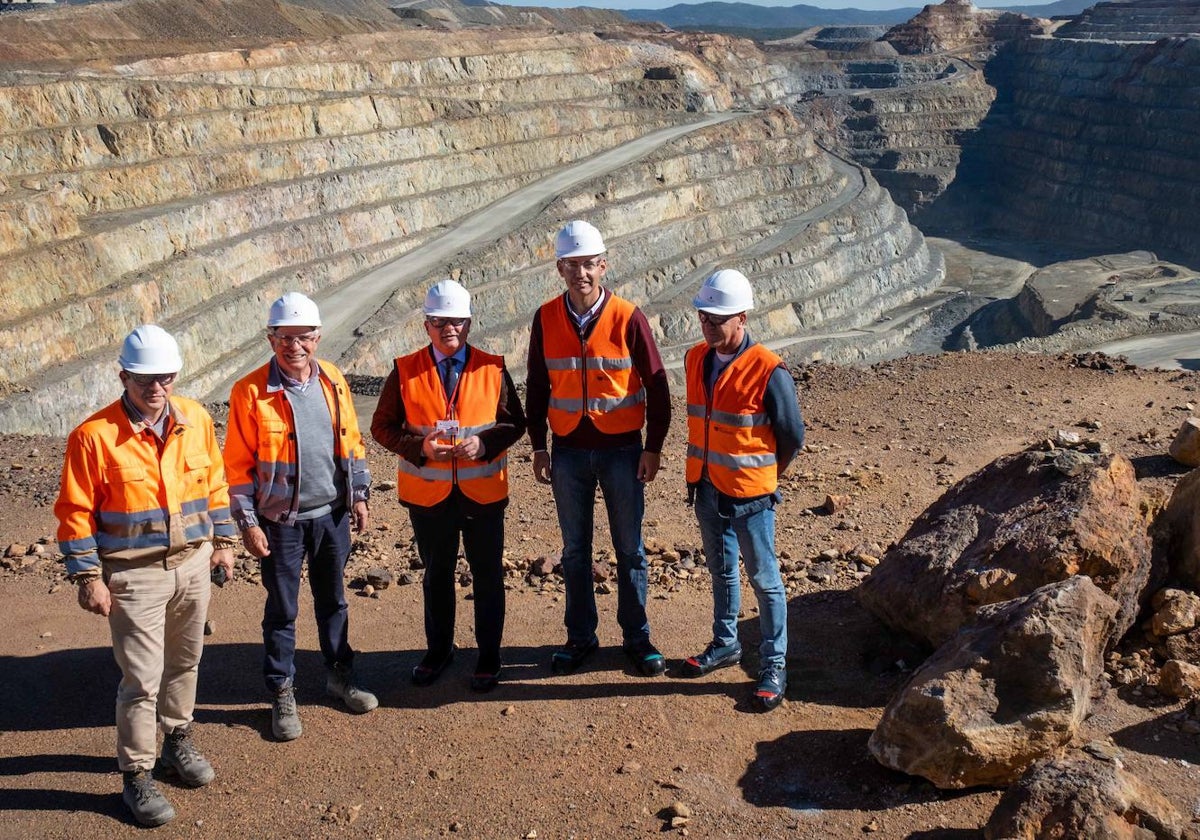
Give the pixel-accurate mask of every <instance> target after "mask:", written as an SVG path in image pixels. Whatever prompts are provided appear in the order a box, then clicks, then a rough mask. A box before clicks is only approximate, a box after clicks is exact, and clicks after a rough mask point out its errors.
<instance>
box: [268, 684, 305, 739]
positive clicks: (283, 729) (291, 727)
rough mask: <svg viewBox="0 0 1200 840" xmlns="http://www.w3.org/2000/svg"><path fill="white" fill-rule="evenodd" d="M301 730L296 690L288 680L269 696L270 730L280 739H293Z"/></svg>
mask: <svg viewBox="0 0 1200 840" xmlns="http://www.w3.org/2000/svg"><path fill="white" fill-rule="evenodd" d="M303 731H304V727H302V726H301V725H300V713H299V712H297V711H296V692H295V691H294V690H293V688H292V684H291V683H290V682H289V683H288V684H287V685H285V686H284V687H283V688H281V689H279V690H278V691H277V692H275V696H274V697H273V698H271V732H272V733H274V735H275V737H276V738H277V739H278V740H280V741H294V740H296V739H297V738H299V737H300V733H302V732H303Z"/></svg>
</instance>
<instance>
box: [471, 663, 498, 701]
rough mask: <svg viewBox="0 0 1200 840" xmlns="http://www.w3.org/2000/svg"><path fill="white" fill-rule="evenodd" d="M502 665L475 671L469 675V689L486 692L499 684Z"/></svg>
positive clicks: (481, 692)
mask: <svg viewBox="0 0 1200 840" xmlns="http://www.w3.org/2000/svg"><path fill="white" fill-rule="evenodd" d="M502 669H503V666H500V667H498V668H496V670H494V671H476V672H475V673H474V674H472V675H471V690H472V691H477V692H479V693H480V694H486V693H487V692H489V691H491V690H492V689H493V688H495V687H496V686H497V685H499V684H500V671H501V670H502Z"/></svg>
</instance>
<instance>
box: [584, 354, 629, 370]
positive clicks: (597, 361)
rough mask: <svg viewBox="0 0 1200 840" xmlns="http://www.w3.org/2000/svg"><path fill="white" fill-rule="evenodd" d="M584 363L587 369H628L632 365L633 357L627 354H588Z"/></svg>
mask: <svg viewBox="0 0 1200 840" xmlns="http://www.w3.org/2000/svg"><path fill="white" fill-rule="evenodd" d="M585 364H586V366H587V368H588V370H629V369H630V368H631V367H633V359H631V358H630V357H629V356H615V357H612V358H608V357H602V356H588V357H587V360H586V361H585Z"/></svg>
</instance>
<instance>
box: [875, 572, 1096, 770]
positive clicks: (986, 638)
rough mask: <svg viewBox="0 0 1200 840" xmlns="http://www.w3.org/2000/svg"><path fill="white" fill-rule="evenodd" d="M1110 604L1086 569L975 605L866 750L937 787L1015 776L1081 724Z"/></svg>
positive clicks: (900, 696) (914, 680) (897, 702)
mask: <svg viewBox="0 0 1200 840" xmlns="http://www.w3.org/2000/svg"><path fill="white" fill-rule="evenodd" d="M1116 612H1117V605H1116V603H1115V602H1114V601H1113V600H1112V599H1111V598H1109V597H1108V596H1107V595H1105V594H1104V593H1103V592H1101V591H1100V590H1099V589H1098V588H1097V587H1096V586H1095V584H1093V583H1092V581H1091V580H1090V579H1089V578H1087V577H1083V576H1076V577H1072V578H1070V579H1069V580H1065V581H1060V582H1058V583H1052V584H1049V585H1047V586H1045V587H1042V588H1041V589H1039V590H1037V591H1036V592H1034V593H1032V594H1030V595H1027V596H1025V597H1023V598H1019V599H1016V600H1013V601H1008V602H1006V603H1003V604H994V605H991V606H988V607H983V608H981V609H980V610H979V613H978V617H977V621H976V623H975V624H974V625H973V626H971V627H969V628H966V629H964V630H963V631H962V632H961V633H959V634H958V635H957V636H956V637H955V638H954V639H953V640H951V641H950V642H948V643H947V644H945V645H944V646H943V647H942V648H941V649H939V650H938V651H937V652H936V653H934V654H933V656H931V657H930V658H929V659H927V660H926V661H925V663H924V664H923V665H922V666H921V667H920V668H919V669H917V672H916V673H915V674H913V677H912V679H911V680H909V682H908V684H907V685H906V686H905V687H904V688H903V690H901V692H900V693H899V694H898V695H897V696H896V697H895V698H894V699H893V700H892V702H891V703H889V704H888V706H887V708H886V709H884V712H883V718H882V720H880V722H879V725H878V726H877V727H876V728H875V731H874V732H873V733H872V734H871V738H870V740H869V742H868V745H869V747H870V750H871V754H872V755H874V756H875V758H876V759H877V760H878V761H879V762H880V763H881V764H883V765H885V766H887V767H890V768H892V769H894V770H900V771H902V772H904V773H909V774H912V775H916V776H923V777H924V778H926V779H928V780H929V781H931V782H933V784H935V785H937V786H938V787H939V788H967V787H974V786H976V785H1003V784H1008V783H1010V782H1012V781H1015V780H1016V779H1018V778H1019V777H1020V776H1021V774H1022V773H1023V772H1024V771H1025V770H1026V768H1028V767H1029V765H1030V764H1032V763H1033V762H1034V761H1036V760H1038V759H1039V758H1042V757H1044V756H1046V755H1048V754H1049V753H1051V752H1052V751H1054V750H1056V749H1058V748H1059V747H1062V746H1063V745H1065V744H1067V743H1068V742H1069V741H1070V740H1071V738H1072V737H1074V735H1075V733H1076V732H1077V731H1078V728H1079V725H1080V723H1081V722H1082V721H1083V719H1084V717H1085V716H1086V715H1087V713H1088V709H1089V706H1090V703H1091V692H1092V687H1093V684H1094V682H1095V679H1096V677H1097V676H1099V675H1100V673H1101V672H1102V669H1103V666H1104V659H1103V657H1104V649H1105V647H1106V646H1107V645H1108V643H1109V640H1110V639H1111V638H1112V632H1113V622H1114V616H1115V615H1116Z"/></svg>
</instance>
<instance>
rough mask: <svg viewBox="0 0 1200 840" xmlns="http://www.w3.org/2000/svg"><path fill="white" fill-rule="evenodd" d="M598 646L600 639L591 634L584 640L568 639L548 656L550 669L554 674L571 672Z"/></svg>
mask: <svg viewBox="0 0 1200 840" xmlns="http://www.w3.org/2000/svg"><path fill="white" fill-rule="evenodd" d="M598 647H600V640H599V639H597V638H596V637H595V636H593V637H592V638H591V639H589V640H588V641H586V642H574V641H570V640H568V641H567V643H566V644H565V645H563V646H562V647H561V648H559V649H558V650H556V651H555V652H554V656H552V657H551V658H550V670H552V671H554V673H556V674H573V673H575V671H576V670H578V669H579V666H580V665H582V664H583V663H584V661H585V660H586V659H587V658H588V657H589V656H591V655H592V654H593V653H595V652H596V649H597V648H598Z"/></svg>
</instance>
